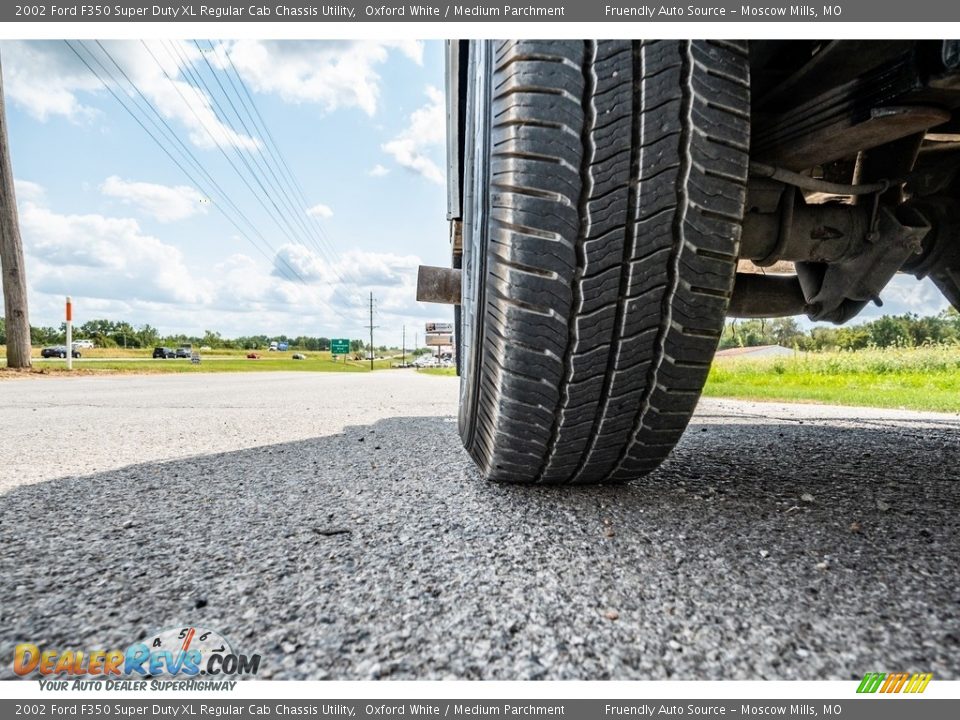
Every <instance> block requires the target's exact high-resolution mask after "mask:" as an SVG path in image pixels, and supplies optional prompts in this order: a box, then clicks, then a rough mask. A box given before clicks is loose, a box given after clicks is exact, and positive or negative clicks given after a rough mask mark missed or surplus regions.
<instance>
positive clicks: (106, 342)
mask: <svg viewBox="0 0 960 720" xmlns="http://www.w3.org/2000/svg"><path fill="white" fill-rule="evenodd" d="M73 339H74V340H75V341H76V340H92V341H93V343H94V345H96V346H97V347H103V348H117V347H119V348H149V347H156V346H169V347H177V346H179V345H186V344H190V345H194V346H196V347H209V348H211V349H214V350H221V349H225V350H231V349H232V350H264V349H266V348H268V347H270V343H271V342H274V341H276V342H281V343H283V342H285V343H287V344H288V345H289V346H290V347H291V348H292V349H296V350H310V351H323V350H330V338H328V337H311V336H308V335H299V336H297V337H292V336H288V335H274V336H270V335H248V336H243V337H237V338H225V337H223V336H222V335H221V334H220V333H219V332H215V331H213V330H207V331H205V332H204V333H203V335H187V334H185V333H179V334H174V335H162V334H161V333H160V332H159V331H158V330H157V329H156V328H155V327H153V326H151V325H140V326H139V327H134V326H133V325H132V324H131V323H129V322H126V321H122V320H121V321H115V320H106V319H99V320H89V321H87V322H85V323H83V324H81V325H74V327H73ZM30 341H31V342H32V343H33V344H34V345H62V344H64V343H65V342H66V341H67V326H66V323H61V324H60V327H35V326H32V325H31V326H30ZM5 343H6V323H5V322H4V319H3V318H2V317H0V345H3V344H5ZM367 349H368V348H367V344H365V343H364V342H363V340H355V339H352V340H350V352H363V351H364V350H367ZM377 350H380V351H383V352H385V351H386V350H387V347H386V346H381V347H379V348H377Z"/></svg>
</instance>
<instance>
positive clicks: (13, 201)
mask: <svg viewBox="0 0 960 720" xmlns="http://www.w3.org/2000/svg"><path fill="white" fill-rule="evenodd" d="M0 272H2V283H0V284H2V285H3V308H4V332H3V334H4V342H5V343H6V345H7V366H8V367H12V368H28V367H30V365H31V362H30V347H31V346H30V315H29V313H28V311H27V273H26V270H25V269H24V266H23V241H22V240H21V239H20V218H19V217H18V216H17V197H16V193H15V192H14V188H13V166H12V164H11V162H10V148H9V146H8V142H7V111H6V107H5V104H4V100H3V70H2V68H0Z"/></svg>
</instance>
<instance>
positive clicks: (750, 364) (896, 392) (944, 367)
mask: <svg viewBox="0 0 960 720" xmlns="http://www.w3.org/2000/svg"><path fill="white" fill-rule="evenodd" d="M703 393H704V395H707V396H710V397H728V398H745V399H751V400H783V401H788V402H817V403H828V404H835V405H862V406H867V407H883V408H907V409H910V410H936V411H940V412H960V346H948V345H944V346H935V347H921V348H887V349H875V350H858V351H856V352H829V353H801V354H797V355H796V356H795V357H785V358H768V359H762V360H747V359H736V358H728V359H717V360H716V361H715V362H714V363H713V367H712V368H711V370H710V376H709V379H708V380H707V386H706V387H705V388H704V391H703Z"/></svg>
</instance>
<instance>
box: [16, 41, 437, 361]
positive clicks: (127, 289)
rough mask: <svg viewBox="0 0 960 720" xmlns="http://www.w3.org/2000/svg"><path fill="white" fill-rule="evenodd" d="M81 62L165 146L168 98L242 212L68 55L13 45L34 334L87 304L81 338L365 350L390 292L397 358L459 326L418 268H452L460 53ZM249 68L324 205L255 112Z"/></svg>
mask: <svg viewBox="0 0 960 720" xmlns="http://www.w3.org/2000/svg"><path fill="white" fill-rule="evenodd" d="M73 46H74V47H75V48H77V49H78V50H79V51H80V53H81V55H83V57H85V58H86V59H87V60H88V62H90V64H91V65H93V66H94V68H95V69H97V70H98V71H100V73H101V74H102V75H103V74H105V73H104V72H103V68H102V67H100V66H98V65H97V64H96V62H94V60H93V57H96V58H97V59H98V60H100V61H101V62H102V63H103V65H104V66H105V67H107V68H109V69H110V70H111V72H113V74H114V77H115V78H116V79H117V83H119V84H120V85H121V86H122V88H123V89H121V88H120V87H117V86H114V87H115V89H116V90H117V91H118V92H121V93H122V94H123V96H124V98H125V99H126V101H127V103H128V104H130V105H131V106H133V104H134V102H136V103H137V104H138V107H139V108H140V109H141V110H142V111H145V112H141V113H140V114H139V115H138V116H139V117H140V118H141V120H142V121H143V122H145V124H146V125H147V126H148V127H149V128H150V129H151V131H152V132H153V133H154V134H155V135H158V136H159V135H160V133H161V130H160V129H159V128H158V126H160V127H162V124H161V121H160V120H159V119H158V118H156V116H154V115H151V114H150V112H149V110H148V109H147V105H146V102H147V100H149V102H150V104H151V105H152V106H153V107H155V108H156V109H157V111H158V113H159V114H160V115H162V116H163V120H164V122H166V123H167V124H168V125H169V127H170V129H171V130H172V131H173V132H175V133H176V136H177V137H178V138H179V139H180V141H182V142H183V143H184V145H185V146H186V147H188V148H189V151H190V153H192V155H193V157H195V158H196V160H197V161H198V162H199V163H200V164H201V165H202V166H203V168H204V169H205V170H206V172H208V173H209V175H210V176H211V177H212V178H213V180H214V181H216V183H217V185H219V186H220V188H222V190H223V192H224V194H225V195H227V196H229V201H224V199H223V197H222V196H220V194H219V193H218V192H217V191H216V190H215V189H214V188H213V186H212V185H211V182H210V179H209V178H208V177H206V176H205V175H204V174H203V173H202V172H201V171H200V170H198V169H197V168H196V167H195V166H194V165H192V164H191V161H190V160H188V159H186V158H184V157H183V155H181V154H180V153H179V151H178V150H177V151H175V152H174V154H175V155H176V156H177V157H178V159H180V160H181V162H182V163H183V164H184V166H185V167H187V168H188V169H189V170H190V171H191V172H192V174H193V178H194V179H195V180H198V182H192V181H191V179H190V178H188V177H187V175H185V174H184V172H183V171H182V170H181V169H179V168H178V167H177V166H176V165H175V164H174V162H173V161H172V160H171V159H170V158H169V157H168V156H167V155H166V154H165V153H164V151H163V150H162V149H161V148H160V147H158V146H157V144H156V143H155V142H154V141H153V140H152V139H151V138H150V136H149V135H148V134H147V133H146V132H145V131H144V129H143V128H141V127H140V126H139V125H138V124H137V123H136V122H135V121H134V120H133V119H132V118H131V116H130V115H129V114H128V112H127V111H126V110H124V109H123V107H121V105H120V104H119V103H118V101H117V100H116V99H115V98H114V97H112V96H111V95H110V93H109V92H107V91H106V90H105V89H104V88H103V85H102V84H101V82H100V81H99V80H98V79H97V78H96V77H95V76H94V75H93V73H92V72H91V71H90V69H88V68H87V67H86V66H84V65H83V63H82V62H81V61H80V60H79V59H78V58H77V56H76V55H75V54H74V52H73V51H72V50H71V49H70V47H69V46H68V45H67V44H65V43H63V42H4V43H2V46H0V47H2V53H3V72H4V82H5V93H6V97H7V105H8V107H7V114H8V123H9V128H10V144H11V152H12V158H13V164H14V174H15V176H16V179H17V194H18V205H19V208H20V220H21V228H22V233H23V239H24V247H25V251H26V255H27V273H28V282H29V284H30V304H31V307H30V312H31V322H32V323H33V324H41V325H50V324H56V323H59V322H60V320H61V319H62V307H63V296H64V295H67V294H71V295H72V296H73V297H74V303H75V313H76V316H77V319H78V321H79V322H83V320H85V319H91V318H94V317H110V318H113V319H127V320H129V321H131V322H133V323H134V324H135V325H140V324H143V323H149V324H151V325H154V326H155V327H158V328H160V330H161V331H164V332H166V331H170V332H175V331H185V332H197V333H199V332H202V331H204V330H206V329H213V330H219V331H221V332H222V333H223V334H224V335H226V336H234V335H240V334H252V333H259V332H264V333H268V334H279V333H288V334H300V333H305V334H310V335H325V336H341V335H345V336H349V337H363V336H365V333H366V331H365V329H364V327H363V326H364V325H366V324H367V322H368V320H367V308H368V296H369V293H370V292H373V294H374V297H375V301H376V317H375V319H374V323H375V324H377V325H379V326H380V328H379V329H378V330H377V343H378V344H380V342H381V341H382V342H386V343H391V344H392V343H399V342H400V334H401V326H402V325H404V324H406V325H407V333H408V340H412V338H413V334H414V333H415V332H420V333H421V336H422V330H423V323H424V322H425V321H428V320H441V321H443V320H449V319H451V318H452V312H451V311H450V309H449V308H445V307H442V306H437V305H426V304H420V303H417V302H416V301H415V300H414V284H415V281H416V267H417V265H418V264H420V263H421V262H423V263H428V264H436V265H443V264H447V263H448V262H449V259H448V254H449V250H448V247H449V246H448V243H447V233H448V231H447V226H446V220H445V211H446V207H445V199H444V198H445V189H444V186H443V175H444V170H443V168H444V135H443V133H444V127H443V98H442V88H443V56H442V51H443V47H442V43H439V42H424V43H420V42H415V41H410V40H404V41H397V42H380V41H302V42H301V41H282V42H261V41H255V40H242V41H237V42H229V41H225V42H222V41H214V42H213V43H212V45H211V43H208V42H207V41H205V40H201V41H199V49H198V47H197V45H195V44H194V43H192V42H185V41H158V40H151V41H148V43H147V45H146V47H145V46H144V44H142V43H140V42H138V41H109V42H108V41H104V42H103V48H104V49H105V50H106V53H104V52H103V50H101V48H100V47H98V46H97V44H96V43H95V42H86V43H83V45H82V47H81V46H80V45H79V44H78V43H75V42H74V43H73ZM151 52H152V54H151ZM201 52H202V53H205V54H206V55H207V59H208V60H210V62H211V65H212V67H213V68H214V70H213V72H211V69H210V68H208V67H207V65H206V61H205V60H204V57H203V55H202V54H201ZM88 53H90V54H88ZM228 56H229V59H227V58H228ZM111 58H113V59H115V60H116V61H117V63H118V64H119V65H120V66H121V67H122V68H123V69H124V71H125V72H126V74H127V75H128V76H129V77H130V79H131V80H132V81H133V83H134V84H135V85H136V87H137V88H139V89H140V91H141V92H143V93H144V98H146V99H141V98H140V97H138V96H137V95H136V93H135V91H134V90H133V88H132V86H131V85H128V84H127V83H126V81H123V80H122V77H121V75H120V73H119V72H118V71H117V70H116V67H115V66H113V65H112V64H111V62H112V61H111ZM230 61H232V63H233V65H230V64H229V62H230ZM233 68H236V72H237V73H238V74H239V76H240V77H241V78H243V81H244V85H245V86H246V87H247V88H248V89H249V90H250V91H251V94H252V96H253V98H254V102H255V105H256V107H257V110H259V112H260V114H261V115H262V118H263V120H264V123H265V125H266V127H267V129H268V130H269V134H270V135H271V136H272V140H273V141H275V147H277V148H279V152H280V154H281V155H282V156H283V158H284V159H285V161H286V162H287V163H288V167H289V169H290V171H291V172H292V174H293V175H294V176H295V177H296V179H297V181H298V183H299V185H300V186H301V188H302V191H303V198H302V199H303V200H305V201H306V202H301V198H300V196H299V193H298V192H297V191H296V189H293V188H289V187H288V185H287V183H286V182H285V180H286V178H285V171H284V169H283V168H282V167H281V166H280V164H279V163H276V162H274V160H273V155H271V153H270V150H271V149H272V147H271V146H270V145H269V142H270V139H269V138H268V137H267V135H266V133H264V132H263V131H262V129H261V128H260V127H259V125H258V123H257V122H256V120H255V116H251V115H250V114H248V113H247V112H246V109H247V108H248V107H249V106H246V105H244V104H243V102H244V101H245V96H243V94H242V88H241V87H240V85H239V83H237V78H236V75H234V74H233ZM165 72H166V74H165ZM216 76H219V80H220V81H221V82H222V83H223V85H224V87H225V88H227V89H228V90H232V89H234V88H236V89H237V90H239V94H237V95H234V94H233V93H232V92H231V93H230V97H231V99H232V100H233V102H234V106H231V105H230V101H229V100H228V99H227V95H224V94H223V93H222V92H221V90H220V88H219V86H218V85H217V83H216V80H217V79H218V78H217V77H216ZM230 80H233V81H234V82H235V83H237V84H236V85H235V86H231V85H230V84H229V81H230ZM233 107H236V108H237V109H238V110H239V116H240V117H243V118H244V120H245V121H246V123H247V124H246V126H244V125H243V124H242V123H241V122H240V119H239V117H238V116H237V115H236V114H234V111H233ZM148 117H150V118H153V120H147V118H148ZM154 121H155V123H156V124H155V125H154V124H152V123H153V122H154ZM164 131H165V130H164ZM166 144H167V147H168V148H177V144H176V142H175V141H173V140H172V139H168V140H167V141H166ZM225 155H226V156H227V157H229V158H230V159H231V160H232V162H233V164H234V165H235V166H236V167H238V168H240V169H241V171H242V174H243V177H244V178H246V182H247V183H249V185H250V186H251V187H252V188H253V190H254V191H256V194H255V193H254V192H252V191H251V189H250V188H248V187H247V186H246V185H245V183H244V180H243V179H241V177H240V175H238V173H237V172H236V171H235V169H234V168H233V167H231V165H230V163H229V162H228V160H227V159H225ZM244 160H246V162H249V163H250V167H251V168H253V169H254V170H256V175H257V177H259V179H260V182H262V183H264V187H266V189H267V190H268V193H266V194H265V193H264V192H263V191H262V190H261V189H260V188H259V186H258V182H257V180H256V179H255V178H254V174H253V173H251V172H249V171H248V170H247V168H246V166H245V164H244ZM267 161H269V162H270V165H269V166H268V165H267V164H266V162H267ZM271 172H273V173H276V175H275V176H274V175H272V174H271ZM201 181H202V182H201ZM281 183H282V185H283V189H284V190H286V194H284V195H282V194H281V193H280V192H278V190H277V188H276V187H275V186H276V185H277V184H281ZM208 191H209V192H208ZM258 196H259V197H260V199H261V201H263V202H264V203H265V205H266V209H265V208H264V207H262V206H261V205H260V201H258V199H257V197H258ZM230 202H232V203H233V204H234V205H235V206H236V207H231V205H230ZM274 202H276V203H277V206H278V208H279V209H280V210H281V211H282V214H283V218H281V217H280V214H279V213H277V211H276V210H275V209H274V208H273V203H274ZM221 208H225V209H226V211H227V213H228V214H229V215H230V217H232V218H233V219H234V221H235V222H236V223H238V224H239V225H240V226H241V228H242V229H243V230H244V232H245V233H246V235H247V236H248V238H250V239H253V240H254V241H255V242H256V243H257V244H258V245H259V246H260V249H261V250H262V251H263V252H262V253H261V252H260V251H258V250H257V248H256V247H254V245H253V244H252V243H251V242H250V239H248V238H245V237H243V235H242V234H241V233H240V232H239V231H238V229H237V228H236V227H235V226H234V225H233V224H231V222H230V220H229V219H228V218H227V217H225V215H224V214H223V213H222V212H221V211H220V210H221ZM237 208H239V211H240V212H242V213H243V215H245V216H246V217H247V218H248V219H249V220H250V221H251V223H252V225H253V226H254V228H255V229H253V228H251V227H250V226H249V225H247V224H246V223H245V222H244V221H243V220H242V219H241V218H240V217H239V215H238V213H237ZM308 213H309V214H308ZM284 218H285V219H284ZM321 250H322V251H323V252H321ZM295 275H296V276H298V277H295Z"/></svg>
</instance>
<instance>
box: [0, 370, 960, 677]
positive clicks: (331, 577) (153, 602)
mask: <svg viewBox="0 0 960 720" xmlns="http://www.w3.org/2000/svg"><path fill="white" fill-rule="evenodd" d="M0 406H2V407H3V412H2V413H0V433H2V437H3V438H4V441H3V444H2V447H0V468H2V470H0V598H3V601H2V603H0V657H2V661H0V673H2V675H3V676H4V677H9V676H10V675H11V672H10V657H11V652H12V646H13V644H14V643H16V642H24V641H30V642H35V643H37V644H40V645H44V646H56V647H57V648H60V649H66V648H74V649H77V648H82V647H86V648H90V647H110V648H112V647H126V646H127V645H128V644H130V643H131V642H133V641H135V640H137V639H140V638H143V637H145V636H146V635H147V634H148V633H152V632H153V631H155V630H156V629H159V628H166V627H175V626H186V625H188V624H189V625H201V626H204V627H209V628H215V629H218V630H220V631H222V632H223V633H224V635H226V636H227V637H228V638H229V639H230V640H231V641H232V642H233V645H234V647H235V649H239V650H241V651H243V652H246V653H253V652H259V653H262V654H263V656H264V662H263V670H262V672H261V676H262V677H274V678H289V679H293V678H310V679H323V678H334V679H355V678H393V679H405V678H447V677H456V678H497V679H525V678H548V679H566V678H583V679H603V678H613V679H655V678H678V679H696V678H704V679H754V678H769V679H820V678H825V679H852V678H857V679H859V677H861V676H862V675H863V673H864V672H867V671H895V670H910V671H932V672H934V673H935V675H936V677H938V678H941V679H943V678H952V679H956V678H960V566H958V558H960V513H958V507H960V484H958V481H957V468H958V467H960V433H958V430H960V418H958V417H956V416H947V415H933V414H921V413H907V412H897V411H887V410H863V409H850V408H833V407H823V406H812V405H806V406H801V405H775V404H760V403H745V402H732V401H706V400H705V401H703V402H702V403H701V407H700V409H699V411H698V414H697V416H696V418H695V420H694V423H693V424H692V425H691V427H690V429H689V431H688V432H687V434H686V435H685V437H684V439H683V441H682V443H681V445H680V446H679V447H678V449H677V451H676V452H675V454H674V455H673V457H672V458H671V459H670V460H669V461H668V462H667V463H666V464H665V465H664V466H663V467H662V468H661V469H660V470H659V471H657V472H656V473H654V474H653V475H651V476H649V477H648V478H646V479H644V480H641V481H638V482H635V483H633V484H631V485H628V486H624V487H616V488H610V487H605V488H579V489H571V488H559V489H558V488H522V487H509V486H498V485H492V484H487V483H484V482H482V481H480V480H479V479H478V477H477V474H476V472H475V470H474V468H473V466H472V464H471V462H470V460H469V458H467V457H466V455H465V453H464V452H463V451H462V450H461V449H460V445H459V442H458V440H457V436H456V425H455V421H454V419H453V417H454V413H455V407H456V380H455V379H454V378H444V377H435V376H424V375H416V374H415V373H412V372H405V371H394V372H389V371H384V372H379V373H375V374H372V375H366V374H364V375H360V374H311V373H277V374H260V373H257V374H237V375H232V374H225V375H224V374H215V375H188V376H151V377H124V376H112V377H103V378H90V377H81V378H69V379H62V378H57V379H42V378H40V379H29V380H10V381H3V382H0Z"/></svg>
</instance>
